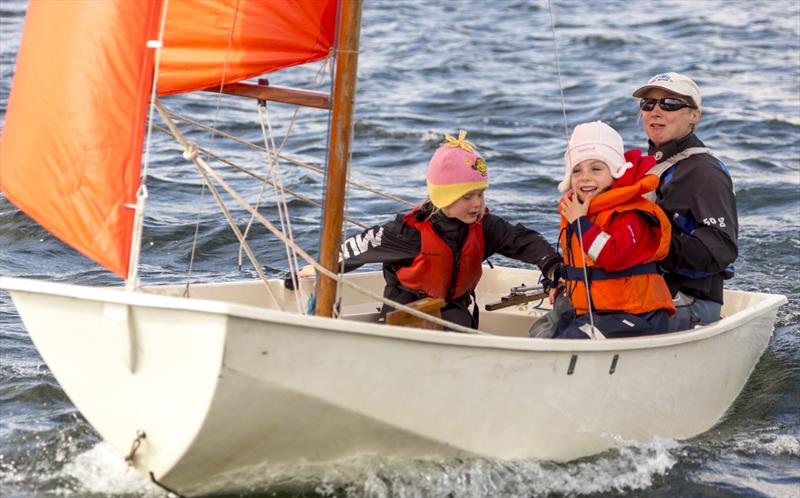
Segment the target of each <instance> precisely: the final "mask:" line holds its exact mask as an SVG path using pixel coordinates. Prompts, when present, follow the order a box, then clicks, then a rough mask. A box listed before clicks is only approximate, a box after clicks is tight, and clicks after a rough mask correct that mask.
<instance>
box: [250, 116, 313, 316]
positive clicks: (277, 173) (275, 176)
mask: <svg viewBox="0 0 800 498" xmlns="http://www.w3.org/2000/svg"><path fill="white" fill-rule="evenodd" d="M298 109H299V108H298V107H295V110H294V113H293V114H292V120H291V122H290V123H289V126H288V128H287V130H286V135H285V136H284V138H283V142H281V146H280V147H279V148H277V149H276V148H275V138H274V135H273V133H272V120H271V119H270V118H269V109H268V108H267V104H266V101H265V102H259V104H258V115H259V118H260V122H261V135H262V136H263V138H264V147H265V148H267V149H269V145H270V144H271V146H272V151H274V153H273V154H272V159H271V161H270V155H269V153H267V161H268V162H269V168H268V170H267V174H268V175H269V176H270V178H271V179H272V188H273V189H274V190H275V204H276V205H277V207H278V219H279V220H280V222H281V230H283V233H284V234H287V233H288V237H289V240H290V241H291V242H292V244H291V245H286V244H284V249H285V250H286V260H287V263H288V267H289V278H291V279H292V283H293V284H294V288H295V289H296V290H297V292H299V293H300V300H295V303H296V305H297V312H298V313H300V314H303V313H304V312H305V311H306V309H304V308H303V307H302V306H301V305H300V302H301V301H302V302H305V300H306V295H305V290H303V289H302V288H301V287H300V282H299V281H298V279H297V273H298V272H299V271H300V267H299V264H298V263H297V253H296V252H295V251H294V233H293V231H292V223H291V220H290V219H289V206H288V203H287V202H286V195H285V193H284V185H283V174H282V173H281V170H280V163H279V160H278V159H279V157H280V155H279V154H280V152H281V150H283V148H284V146H285V145H286V142H287V141H288V140H289V135H290V134H291V131H292V128H293V127H294V123H295V120H296V119H297V111H298ZM262 111H263V112H262ZM265 121H266V125H267V127H266V129H265V126H264V124H265V123H264V122H265ZM267 129H268V130H269V134H267ZM268 136H269V140H267V137H268ZM264 186H266V184H265V185H264ZM262 192H263V188H262ZM256 209H258V208H256ZM252 221H253V217H252V216H251V218H250V222H251V223H252ZM248 227H249V224H248Z"/></svg>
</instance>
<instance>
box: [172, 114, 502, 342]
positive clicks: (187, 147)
mask: <svg viewBox="0 0 800 498" xmlns="http://www.w3.org/2000/svg"><path fill="white" fill-rule="evenodd" d="M156 109H157V110H158V112H159V113H160V114H161V116H162V117H163V118H164V121H165V122H166V124H167V127H168V128H169V129H170V131H171V132H172V134H173V136H174V137H175V139H176V140H177V141H178V143H180V145H181V146H182V147H183V148H184V151H185V152H184V154H186V155H185V157H187V159H189V160H191V161H192V162H194V163H195V165H196V166H197V167H198V168H200V169H202V170H203V171H204V172H205V173H207V174H208V176H210V177H212V178H213V179H214V181H216V182H217V183H218V184H219V185H220V186H222V188H223V189H224V190H225V191H226V192H227V193H228V195H230V196H231V197H233V198H234V199H235V200H236V202H237V203H239V205H240V206H242V207H243V208H244V209H245V210H247V211H248V212H250V213H251V214H253V216H255V218H256V219H257V220H258V221H259V222H260V223H261V224H262V225H264V226H265V227H266V228H267V229H268V230H269V231H270V232H272V233H273V234H274V235H275V236H276V237H278V238H279V239H280V240H281V241H283V243H284V244H294V243H293V242H291V241H290V240H289V239H288V238H287V237H286V236H285V235H284V234H283V233H282V232H281V231H280V230H278V229H277V228H276V227H275V226H274V225H273V224H272V223H270V222H269V220H267V219H266V218H264V217H263V216H262V215H261V214H260V213H259V212H258V211H256V210H255V209H253V207H252V206H251V205H250V204H248V203H247V201H245V200H244V199H243V198H242V197H241V196H240V195H239V194H238V193H237V192H236V190H234V189H233V187H231V186H230V185H229V184H228V182H226V181H225V180H224V179H223V178H222V177H221V176H219V174H218V173H217V172H216V171H214V169H213V168H211V166H209V165H208V163H206V161H205V160H204V159H203V158H201V157H200V156H199V155H198V154H197V153H196V151H197V146H196V145H194V144H193V143H191V142H188V141H187V140H186V138H185V137H184V136H183V134H182V133H181V132H180V130H179V129H178V127H177V126H176V125H175V123H174V122H173V121H172V119H171V117H170V115H169V113H168V112H167V111H166V110H165V109H164V107H163V106H162V105H161V103H160V102H159V101H158V100H156ZM192 150H194V151H195V153H192ZM203 177H204V179H206V181H207V182H208V184H209V190H211V191H212V192H213V191H214V190H215V188H214V189H212V188H211V182H210V178H206V175H203ZM220 201H221V198H220ZM218 202H219V201H218ZM229 222H230V221H229ZM234 225H235V224H234ZM237 229H238V227H237ZM294 245H295V248H294V249H295V251H297V254H298V255H299V256H300V257H301V258H303V259H304V260H305V261H306V262H307V263H308V264H310V265H312V266H313V267H314V269H316V271H317V272H318V273H321V274H323V275H325V276H327V277H328V278H330V279H333V280H336V281H341V282H342V284H344V285H347V286H348V287H350V288H352V289H353V290H355V291H356V292H358V293H360V294H363V295H365V296H368V297H370V298H372V299H374V300H376V301H380V302H382V303H384V304H386V305H389V306H391V307H393V308H395V309H398V310H402V311H405V312H406V313H408V314H409V315H413V316H415V317H417V318H421V319H423V320H427V321H429V322H432V323H435V324H437V325H441V326H442V327H444V328H446V329H450V330H454V331H456V332H464V333H467V334H477V335H489V334H488V333H487V332H483V331H481V330H476V329H471V328H468V327H464V326H463V325H458V324H456V323H452V322H448V321H447V320H443V319H441V318H437V317H434V316H431V315H428V314H426V313H423V312H421V311H419V310H416V309H414V308H411V307H409V306H406V305H405V304H400V303H398V302H396V301H393V300H391V299H387V298H385V297H383V296H382V295H380V294H378V293H375V292H372V291H370V290H369V289H365V288H364V287H361V286H360V285H358V284H356V283H353V282H352V281H351V280H348V279H345V278H343V277H342V276H341V275H338V274H336V273H334V272H332V271H330V270H328V269H327V268H325V267H324V266H322V265H321V264H319V263H318V262H317V261H316V260H315V259H314V258H312V257H311V256H310V255H308V253H306V252H305V251H304V250H303V249H302V248H301V247H299V246H297V245H296V244H294ZM254 266H255V267H256V268H259V267H260V266H259V265H258V264H254ZM265 285H267V287H268V288H269V285H268V284H266V283H265Z"/></svg>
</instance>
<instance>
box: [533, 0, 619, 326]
mask: <svg viewBox="0 0 800 498" xmlns="http://www.w3.org/2000/svg"><path fill="white" fill-rule="evenodd" d="M547 6H548V8H549V10H550V30H551V31H552V33H553V51H554V52H555V58H556V74H557V76H558V88H559V91H560V92H561V113H562V115H563V116H564V142H565V143H566V146H567V148H566V150H567V163H568V164H569V157H570V152H571V151H570V150H569V126H568V124H567V104H566V101H565V99H564V84H563V83H562V82H561V64H560V63H559V58H558V40H557V39H556V21H555V14H554V12H553V1H552V0H547ZM573 195H575V201H576V202H577V201H578V198H577V193H573ZM560 210H561V208H560V206H559V211H560ZM567 244H568V245H569V246H570V247H571V245H572V241H571V240H568V241H567ZM578 244H580V246H581V247H580V249H581V250H580V251H578V252H580V254H581V264H582V265H583V285H584V287H585V289H586V302H587V304H588V307H589V323H590V325H591V327H592V334H591V338H592V339H605V337H603V335H602V334H597V332H598V331H597V329H596V328H595V326H594V315H593V314H592V296H591V294H590V293H589V273H588V270H587V269H586V257H585V256H584V255H583V230H582V229H581V224H580V222H578ZM555 284H558V282H555Z"/></svg>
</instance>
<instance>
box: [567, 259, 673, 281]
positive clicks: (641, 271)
mask: <svg viewBox="0 0 800 498" xmlns="http://www.w3.org/2000/svg"><path fill="white" fill-rule="evenodd" d="M564 270H565V274H566V279H567V280H583V268H579V267H576V266H565V267H564ZM586 270H587V272H588V273H589V280H611V279H612V278H623V277H632V276H634V275H647V274H651V273H658V265H656V264H655V263H644V264H641V265H636V266H631V267H630V268H626V269H624V270H620V271H605V270H603V269H602V268H598V267H596V266H592V267H589V268H587V269H586Z"/></svg>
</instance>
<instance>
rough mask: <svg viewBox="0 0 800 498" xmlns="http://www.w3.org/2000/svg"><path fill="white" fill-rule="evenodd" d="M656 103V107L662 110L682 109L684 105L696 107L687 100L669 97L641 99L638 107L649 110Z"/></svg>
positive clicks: (691, 107) (653, 107)
mask: <svg viewBox="0 0 800 498" xmlns="http://www.w3.org/2000/svg"><path fill="white" fill-rule="evenodd" d="M656 104H658V107H660V108H661V110H662V111H666V112H673V111H677V110H678V109H683V108H684V107H688V108H690V109H697V107H695V106H693V105H692V104H690V103H688V102H684V101H682V100H681V99H673V98H669V97H667V98H665V99H642V100H641V102H639V109H641V110H643V111H647V112H649V111H652V110H653V109H655V107H656Z"/></svg>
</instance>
